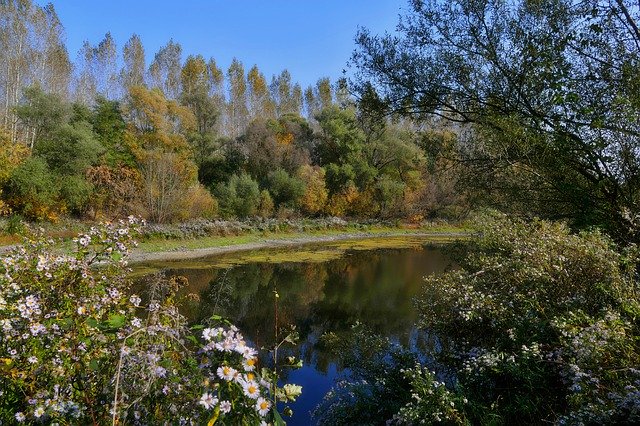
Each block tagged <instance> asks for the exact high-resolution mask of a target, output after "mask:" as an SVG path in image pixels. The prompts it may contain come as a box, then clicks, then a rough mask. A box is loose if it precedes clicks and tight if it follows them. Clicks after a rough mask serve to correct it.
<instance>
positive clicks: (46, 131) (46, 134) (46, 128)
mask: <svg viewBox="0 0 640 426" xmlns="http://www.w3.org/2000/svg"><path fill="white" fill-rule="evenodd" d="M14 111H15V114H16V116H17V117H18V119H19V120H20V124H21V125H22V127H23V128H24V130H23V133H24V134H25V135H26V138H25V139H26V140H25V142H27V146H29V148H30V149H33V147H34V145H35V143H36V141H38V140H41V139H42V138H50V137H51V136H52V135H53V133H54V132H55V131H56V130H57V129H58V128H60V127H61V126H62V125H63V124H64V123H66V122H67V121H68V120H69V117H70V115H71V110H70V108H69V105H68V104H66V103H65V102H64V101H63V100H62V99H61V98H60V96H59V95H56V94H47V93H45V92H43V91H42V89H40V88H38V87H30V88H27V89H25V91H24V99H23V102H22V103H21V104H20V105H18V106H16V107H15V109H14Z"/></svg>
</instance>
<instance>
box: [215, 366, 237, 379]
mask: <svg viewBox="0 0 640 426" xmlns="http://www.w3.org/2000/svg"><path fill="white" fill-rule="evenodd" d="M217 373H218V377H220V378H221V379H224V380H226V381H228V382H230V381H231V380H233V378H234V377H235V376H236V374H237V373H238V371H237V370H236V369H235V368H233V367H229V366H227V365H223V366H222V367H218V370H217Z"/></svg>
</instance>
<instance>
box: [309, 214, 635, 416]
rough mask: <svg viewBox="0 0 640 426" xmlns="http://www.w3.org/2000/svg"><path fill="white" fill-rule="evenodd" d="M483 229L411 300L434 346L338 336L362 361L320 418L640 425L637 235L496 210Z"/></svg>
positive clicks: (334, 392)
mask: <svg viewBox="0 0 640 426" xmlns="http://www.w3.org/2000/svg"><path fill="white" fill-rule="evenodd" d="M477 229H479V233H478V235H477V236H475V237H474V238H472V239H471V240H470V241H468V242H464V243H461V245H460V246H458V247H457V248H456V250H453V252H454V256H455V257H456V261H457V263H458V265H459V267H457V268H456V269H454V270H451V271H449V272H446V273H444V274H439V275H431V276H429V277H427V278H426V281H425V284H424V287H423V291H422V293H421V295H420V296H419V297H418V298H417V299H416V300H415V303H416V307H417V309H418V312H419V322H418V324H417V325H418V327H419V328H420V329H422V330H423V331H425V332H427V333H428V334H429V335H431V336H434V339H435V342H434V344H433V345H432V347H431V348H426V349H424V350H426V352H424V351H421V352H420V351H416V350H415V349H414V350H411V351H410V350H409V349H402V348H399V347H398V345H392V344H390V343H386V344H381V345H377V346H371V345H363V344H362V342H360V343H359V344H358V345H359V346H353V347H361V348H363V350H362V351H358V350H351V351H350V352H349V351H347V350H346V349H345V348H343V347H342V346H340V345H337V346H336V347H338V348H342V349H341V350H343V351H344V353H345V354H346V353H349V354H355V357H354V356H353V355H348V356H347V358H346V359H348V360H350V361H349V363H348V365H346V366H347V367H349V368H353V366H355V368H353V370H351V376H349V377H348V378H347V381H345V382H340V383H338V384H337V386H336V387H334V389H332V390H331V391H330V393H329V394H327V396H326V397H325V399H324V400H323V402H322V403H321V405H320V406H319V408H318V410H317V411H316V413H317V415H318V417H319V420H320V422H321V423H323V424H333V423H332V419H335V418H338V419H343V418H344V419H347V420H346V421H344V422H339V423H338V424H349V422H350V421H351V422H353V420H354V418H353V417H349V416H352V415H353V414H354V413H365V414H364V415H365V416H366V415H369V416H370V417H365V419H366V421H365V422H363V423H362V424H381V423H384V422H385V421H386V422H387V424H400V425H404V424H442V423H444V424H522V423H525V424H539V423H542V422H549V423H555V424H638V423H640V287H639V286H638V280H637V279H638V277H637V274H638V270H639V269H638V265H639V263H638V250H637V247H635V246H629V247H625V248H620V247H617V246H616V245H615V244H614V243H613V242H612V241H611V240H610V239H609V238H608V237H606V236H605V235H603V234H601V233H600V232H598V231H591V232H583V233H580V234H573V233H571V232H570V230H569V229H568V228H567V227H566V226H564V225H562V224H558V223H550V222H545V221H534V222H524V221H520V220H516V219H510V218H507V217H505V216H502V215H497V214H496V215H491V216H487V217H485V218H484V219H481V221H480V223H479V224H478V225H477ZM376 339H377V341H378V342H382V341H383V340H380V338H377V337H375V336H370V337H368V338H366V339H365V341H376ZM343 340H344V339H343ZM345 342H346V343H348V344H352V343H353V342H349V341H348V340H345ZM397 354H404V356H403V358H402V359H403V361H402V362H397V361H396V360H399V359H401V358H399V357H398V356H397ZM371 360H374V361H375V362H371ZM377 401H385V407H391V408H390V410H393V411H392V412H389V410H387V411H384V412H383V411H380V403H379V402H377ZM328 412H330V413H331V414H330V415H327V414H326V413H328ZM332 416H333V417H332ZM371 416H373V417H371Z"/></svg>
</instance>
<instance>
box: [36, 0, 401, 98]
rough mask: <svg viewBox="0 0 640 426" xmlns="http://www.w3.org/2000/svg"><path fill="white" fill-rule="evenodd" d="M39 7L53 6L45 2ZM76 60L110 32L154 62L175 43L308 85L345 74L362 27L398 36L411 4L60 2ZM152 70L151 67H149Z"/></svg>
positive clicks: (328, 0)
mask: <svg viewBox="0 0 640 426" xmlns="http://www.w3.org/2000/svg"><path fill="white" fill-rule="evenodd" d="M38 3H39V4H44V3H47V1H46V0H45V1H38ZM52 3H53V5H54V6H55V8H56V11H57V12H58V15H59V17H60V19H61V21H62V23H63V25H64V27H65V30H66V38H67V48H68V49H69V53H70V55H71V58H72V59H75V58H76V56H77V52H78V50H79V48H80V46H81V45H82V42H83V41H84V40H88V41H89V42H90V43H91V44H92V45H96V44H97V43H98V42H99V41H100V40H101V39H102V37H103V36H104V34H105V33H106V32H107V31H111V34H112V35H113V37H114V39H115V40H116V42H117V44H118V49H121V48H122V46H123V45H124V43H125V42H126V41H127V39H128V38H129V37H130V36H131V34H132V33H137V34H138V35H140V37H141V38H142V41H143V44H144V46H145V50H146V56H147V62H150V61H151V60H152V59H153V55H154V54H155V52H156V51H157V50H158V48H159V47H160V46H162V45H164V44H165V43H166V42H167V41H168V40H169V39H171V38H173V39H174V41H177V42H179V43H180V44H181V45H182V48H183V52H184V57H186V56H187V55H189V54H202V55H203V56H204V57H205V58H206V59H208V58H209V57H213V58H215V59H216V61H217V62H218V65H219V66H221V67H223V68H224V69H225V70H226V68H227V67H228V66H229V64H230V63H231V59H232V58H233V57H234V56H235V57H237V58H238V59H240V60H241V61H242V62H243V63H244V65H245V68H246V69H247V70H248V69H249V68H250V67H251V66H252V65H253V64H257V65H258V67H259V68H260V69H261V70H262V72H263V73H264V74H265V75H266V76H267V79H270V78H271V75H272V74H276V73H279V72H280V71H281V70H282V69H284V68H287V69H288V70H289V71H290V72H291V75H292V77H293V80H294V81H298V82H299V83H300V84H302V86H303V87H306V86H307V85H309V84H313V83H315V81H316V80H317V79H318V78H320V77H323V76H328V77H331V79H332V81H335V80H336V79H337V78H339V77H340V76H341V75H342V70H343V69H344V68H345V66H346V63H347V61H348V59H349V58H350V56H351V52H352V51H353V49H354V47H355V43H354V41H353V40H354V36H355V34H356V31H357V28H358V27H359V26H360V27H366V28H369V29H371V30H372V31H373V32H376V33H383V32H384V31H393V30H394V28H395V26H396V24H397V22H398V14H399V13H401V11H402V9H406V7H407V5H406V1H405V0H313V1H312V0H208V1H207V0H182V1H176V0H173V1H163V0H156V1H150V0H128V1H125V0H108V1H107V0H103V1H96V0H86V1H81V0H53V1H52ZM147 65H148V63H147Z"/></svg>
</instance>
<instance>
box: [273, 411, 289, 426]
mask: <svg viewBox="0 0 640 426" xmlns="http://www.w3.org/2000/svg"><path fill="white" fill-rule="evenodd" d="M273 420H274V421H275V425H276V426H286V425H287V422H285V421H284V420H283V419H282V416H281V415H280V413H278V410H276V409H275V408H274V409H273Z"/></svg>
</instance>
